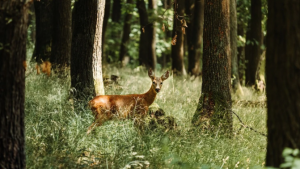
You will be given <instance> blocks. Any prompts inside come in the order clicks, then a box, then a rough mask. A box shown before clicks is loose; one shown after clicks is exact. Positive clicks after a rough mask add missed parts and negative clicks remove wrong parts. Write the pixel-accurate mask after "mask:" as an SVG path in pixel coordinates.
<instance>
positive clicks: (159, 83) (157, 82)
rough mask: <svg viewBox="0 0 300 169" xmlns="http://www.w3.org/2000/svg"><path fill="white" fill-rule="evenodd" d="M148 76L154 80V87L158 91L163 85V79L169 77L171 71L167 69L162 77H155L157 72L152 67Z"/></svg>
mask: <svg viewBox="0 0 300 169" xmlns="http://www.w3.org/2000/svg"><path fill="white" fill-rule="evenodd" d="M148 76H149V77H150V78H151V80H152V89H154V90H155V92H156V93H158V92H159V91H160V89H161V87H162V85H163V81H164V80H166V79H168V77H169V71H166V72H165V73H164V74H163V75H162V76H161V77H155V74H154V72H153V71H152V69H149V71H148Z"/></svg>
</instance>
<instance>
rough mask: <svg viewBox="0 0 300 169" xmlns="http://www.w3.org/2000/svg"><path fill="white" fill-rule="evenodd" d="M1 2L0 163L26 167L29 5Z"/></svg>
mask: <svg viewBox="0 0 300 169" xmlns="http://www.w3.org/2000/svg"><path fill="white" fill-rule="evenodd" d="M25 3H26V1H16V0H11V1H0V6H1V10H0V46H1V49H0V56H1V57H0V70H1V71H0V119H1V122H0V166H1V168H25V167H26V164H25V125H24V118H25V112H24V100H25V67H24V65H26V64H25V63H26V62H25V61H26V38H27V26H28V25H27V22H28V13H27V12H28V9H27V8H28V6H29V5H30V4H28V3H27V4H25Z"/></svg>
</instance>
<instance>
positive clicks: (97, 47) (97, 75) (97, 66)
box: [93, 0, 105, 96]
mask: <svg viewBox="0 0 300 169" xmlns="http://www.w3.org/2000/svg"><path fill="white" fill-rule="evenodd" d="M104 13H105V1H104V0H102V1H99V0H98V2H97V22H96V34H95V40H94V51H93V78H94V85H95V92H96V96H98V95H104V94H105V93H104V84H103V76H102V30H103V19H104Z"/></svg>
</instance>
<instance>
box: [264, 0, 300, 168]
mask: <svg viewBox="0 0 300 169" xmlns="http://www.w3.org/2000/svg"><path fill="white" fill-rule="evenodd" d="M299 9H300V1H295V0H277V1H274V0H268V22H267V32H268V35H267V52H266V74H267V75H266V78H267V79H266V81H267V88H266V89H267V98H268V99H267V102H268V104H267V105H268V113H267V115H268V118H267V127H268V140H267V143H268V145H267V157H266V166H270V167H271V166H272V167H276V168H277V167H278V168H279V166H280V164H281V163H283V162H284V159H283V157H282V151H283V150H284V148H286V147H289V148H293V149H296V148H298V149H299V148H300V132H299V131H300V122H299V119H300V48H299V46H300V36H299V35H300V17H299Z"/></svg>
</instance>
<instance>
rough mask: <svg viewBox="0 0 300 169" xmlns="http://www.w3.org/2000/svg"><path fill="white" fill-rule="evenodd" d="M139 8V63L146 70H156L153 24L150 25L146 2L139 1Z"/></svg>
mask: <svg viewBox="0 0 300 169" xmlns="http://www.w3.org/2000/svg"><path fill="white" fill-rule="evenodd" d="M137 8H138V12H139V15H140V25H141V35H140V47H139V63H140V65H144V66H146V68H152V69H153V70H154V69H155V64H156V54H155V50H153V49H154V48H153V45H152V44H153V41H155V39H154V36H153V32H152V30H153V28H152V27H153V24H151V23H149V20H148V13H147V9H146V4H145V1H144V0H137Z"/></svg>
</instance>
